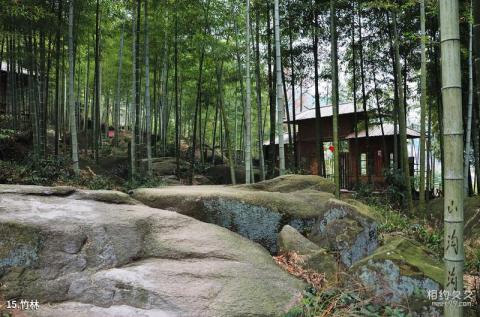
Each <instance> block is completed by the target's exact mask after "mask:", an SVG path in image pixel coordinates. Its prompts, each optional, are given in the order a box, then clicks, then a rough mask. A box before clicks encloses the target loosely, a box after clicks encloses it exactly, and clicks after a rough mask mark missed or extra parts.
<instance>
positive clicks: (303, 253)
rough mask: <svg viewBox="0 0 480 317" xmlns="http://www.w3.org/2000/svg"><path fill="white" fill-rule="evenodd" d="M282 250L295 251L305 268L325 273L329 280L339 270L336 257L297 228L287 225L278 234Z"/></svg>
mask: <svg viewBox="0 0 480 317" xmlns="http://www.w3.org/2000/svg"><path fill="white" fill-rule="evenodd" d="M278 246H279V249H280V252H282V253H283V252H295V253H297V255H298V256H299V258H300V262H301V263H299V264H300V265H301V266H302V267H303V268H306V269H311V270H314V271H317V272H320V273H325V276H326V278H327V280H329V279H330V278H332V277H333V276H334V275H335V273H336V272H337V265H336V261H335V258H334V256H333V255H332V254H330V253H328V252H327V250H325V249H322V248H321V247H319V246H318V245H317V244H315V243H313V242H312V241H310V240H308V239H307V238H305V237H304V236H303V235H302V234H300V233H299V232H298V231H297V230H296V229H295V228H293V227H291V226H289V225H286V226H284V227H283V229H282V231H280V233H279V235H278Z"/></svg>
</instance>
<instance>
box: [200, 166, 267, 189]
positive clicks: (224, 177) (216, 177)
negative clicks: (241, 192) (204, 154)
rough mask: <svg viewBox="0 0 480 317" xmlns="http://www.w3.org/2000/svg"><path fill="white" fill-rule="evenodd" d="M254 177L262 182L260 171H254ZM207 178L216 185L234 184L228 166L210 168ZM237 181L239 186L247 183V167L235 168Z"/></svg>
mask: <svg viewBox="0 0 480 317" xmlns="http://www.w3.org/2000/svg"><path fill="white" fill-rule="evenodd" d="M253 175H254V177H255V180H256V181H258V180H260V171H259V170H257V169H253ZM205 176H206V177H208V179H210V181H211V182H212V183H213V184H216V185H226V184H231V183H232V178H231V174H230V166H228V165H227V164H220V165H214V166H210V167H209V168H207V169H206V170H205ZM235 180H236V182H237V183H238V184H242V183H245V167H242V166H236V167H235Z"/></svg>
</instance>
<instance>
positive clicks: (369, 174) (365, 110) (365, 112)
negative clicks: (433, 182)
mask: <svg viewBox="0 0 480 317" xmlns="http://www.w3.org/2000/svg"><path fill="white" fill-rule="evenodd" d="M358 37H359V40H358V44H359V46H360V48H359V53H360V54H359V57H360V78H361V85H362V104H363V120H364V124H365V140H366V147H365V151H366V153H367V179H368V183H369V184H372V174H373V160H374V156H373V155H372V154H373V153H370V137H369V131H368V130H369V129H368V108H367V94H366V92H365V68H364V59H363V36H362V11H361V9H360V12H359V15H358Z"/></svg>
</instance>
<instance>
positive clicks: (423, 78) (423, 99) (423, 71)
mask: <svg viewBox="0 0 480 317" xmlns="http://www.w3.org/2000/svg"><path fill="white" fill-rule="evenodd" d="M420 33H421V37H422V39H421V48H420V50H421V67H420V87H421V96H420V186H419V187H420V188H419V190H420V211H422V212H423V211H424V210H425V111H426V107H427V56H426V48H425V46H426V41H427V39H426V34H425V0H421V1H420Z"/></svg>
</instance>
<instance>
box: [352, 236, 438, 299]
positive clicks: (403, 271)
mask: <svg viewBox="0 0 480 317" xmlns="http://www.w3.org/2000/svg"><path fill="white" fill-rule="evenodd" d="M351 272H352V275H353V276H355V277H357V278H358V279H359V280H360V282H361V283H362V284H363V286H364V287H365V288H367V289H368V290H370V291H372V292H373V293H374V295H375V296H376V297H378V298H382V299H383V301H384V302H386V303H404V302H406V301H407V300H410V298H409V297H411V296H413V295H423V297H424V298H425V297H427V292H428V291H429V290H439V289H440V288H441V285H442V283H443V276H444V270H443V265H442V262H441V261H440V260H439V259H437V258H435V257H434V256H433V255H432V253H431V252H429V251H428V250H427V249H425V248H423V247H422V246H421V245H420V244H419V243H417V242H415V241H412V240H409V239H407V238H404V237H398V236H397V237H391V238H390V239H389V240H388V241H387V242H386V244H385V245H384V246H382V247H380V248H378V249H377V250H376V251H375V252H374V253H373V254H372V255H370V256H368V257H366V258H364V259H362V260H361V261H358V262H357V263H355V264H354V265H353V267H352V268H351ZM418 297H420V298H421V297H422V296H418Z"/></svg>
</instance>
